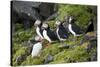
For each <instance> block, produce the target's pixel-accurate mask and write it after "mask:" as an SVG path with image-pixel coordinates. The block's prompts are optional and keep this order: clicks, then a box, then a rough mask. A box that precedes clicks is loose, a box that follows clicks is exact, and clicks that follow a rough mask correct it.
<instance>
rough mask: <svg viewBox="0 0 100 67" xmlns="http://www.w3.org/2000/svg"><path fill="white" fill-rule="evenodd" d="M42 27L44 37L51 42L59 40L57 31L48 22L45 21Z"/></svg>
mask: <svg viewBox="0 0 100 67" xmlns="http://www.w3.org/2000/svg"><path fill="white" fill-rule="evenodd" d="M42 28H43V37H44V39H46V40H47V41H49V43H52V42H54V41H56V40H58V38H57V35H56V33H55V32H54V31H53V30H51V29H50V27H49V25H48V24H47V23H43V25H42Z"/></svg>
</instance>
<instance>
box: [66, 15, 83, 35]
mask: <svg viewBox="0 0 100 67" xmlns="http://www.w3.org/2000/svg"><path fill="white" fill-rule="evenodd" d="M68 30H69V32H70V33H72V34H73V35H74V36H81V34H82V30H81V29H80V27H79V26H78V25H77V24H75V18H74V17H73V16H69V17H68Z"/></svg>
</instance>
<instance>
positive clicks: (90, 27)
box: [85, 19, 94, 33]
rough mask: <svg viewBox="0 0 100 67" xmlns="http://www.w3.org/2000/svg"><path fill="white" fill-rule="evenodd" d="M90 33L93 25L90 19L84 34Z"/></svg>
mask: <svg viewBox="0 0 100 67" xmlns="http://www.w3.org/2000/svg"><path fill="white" fill-rule="evenodd" d="M92 31H94V24H93V19H90V20H89V24H88V26H87V29H86V32H85V33H88V32H92Z"/></svg>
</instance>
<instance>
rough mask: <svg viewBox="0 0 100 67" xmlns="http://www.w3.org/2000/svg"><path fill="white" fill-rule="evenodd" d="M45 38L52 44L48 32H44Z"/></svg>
mask: <svg viewBox="0 0 100 67" xmlns="http://www.w3.org/2000/svg"><path fill="white" fill-rule="evenodd" d="M43 36H44V38H45V39H46V40H48V41H49V42H50V43H51V42H52V41H51V39H50V38H49V37H48V35H47V31H46V30H44V31H43Z"/></svg>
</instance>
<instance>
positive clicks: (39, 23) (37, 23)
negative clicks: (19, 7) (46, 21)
mask: <svg viewBox="0 0 100 67" xmlns="http://www.w3.org/2000/svg"><path fill="white" fill-rule="evenodd" d="M41 23H42V22H41V20H38V19H37V20H36V21H35V23H34V26H39V25H41Z"/></svg>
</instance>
